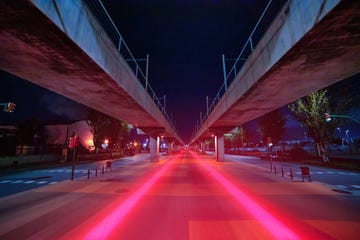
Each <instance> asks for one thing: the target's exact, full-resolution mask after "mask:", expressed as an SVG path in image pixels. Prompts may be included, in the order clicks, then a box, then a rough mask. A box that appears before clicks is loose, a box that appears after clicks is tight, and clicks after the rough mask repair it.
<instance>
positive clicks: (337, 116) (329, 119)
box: [325, 113, 360, 126]
mask: <svg viewBox="0 0 360 240" xmlns="http://www.w3.org/2000/svg"><path fill="white" fill-rule="evenodd" d="M331 118H346V119H350V120H352V121H354V122H356V123H357V124H358V125H359V126H360V122H359V121H358V120H356V119H354V118H352V117H349V116H346V115H337V114H330V113H325V120H326V121H327V122H330V121H331Z"/></svg>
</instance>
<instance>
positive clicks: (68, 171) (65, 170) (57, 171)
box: [32, 168, 88, 173]
mask: <svg viewBox="0 0 360 240" xmlns="http://www.w3.org/2000/svg"><path fill="white" fill-rule="evenodd" d="M71 171H72V170H71V169H66V168H64V169H43V170H35V171H32V173H71ZM87 171H88V170H85V169H75V170H74V172H75V173H87Z"/></svg>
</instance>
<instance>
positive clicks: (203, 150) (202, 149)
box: [200, 142, 205, 154]
mask: <svg viewBox="0 0 360 240" xmlns="http://www.w3.org/2000/svg"><path fill="white" fill-rule="evenodd" d="M200 150H201V152H202V153H203V154H205V143H204V142H200Z"/></svg>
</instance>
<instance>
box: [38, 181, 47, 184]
mask: <svg viewBox="0 0 360 240" xmlns="http://www.w3.org/2000/svg"><path fill="white" fill-rule="evenodd" d="M45 183H47V181H40V182H37V184H45Z"/></svg>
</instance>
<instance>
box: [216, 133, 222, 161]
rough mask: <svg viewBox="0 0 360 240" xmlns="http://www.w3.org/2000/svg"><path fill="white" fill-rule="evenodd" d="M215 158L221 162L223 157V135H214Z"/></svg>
mask: <svg viewBox="0 0 360 240" xmlns="http://www.w3.org/2000/svg"><path fill="white" fill-rule="evenodd" d="M214 140H215V159H216V161H217V162H223V161H224V159H225V147H224V135H221V136H215V139H214Z"/></svg>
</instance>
